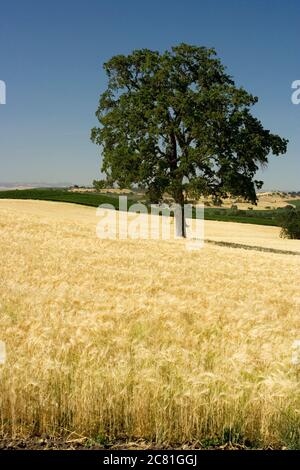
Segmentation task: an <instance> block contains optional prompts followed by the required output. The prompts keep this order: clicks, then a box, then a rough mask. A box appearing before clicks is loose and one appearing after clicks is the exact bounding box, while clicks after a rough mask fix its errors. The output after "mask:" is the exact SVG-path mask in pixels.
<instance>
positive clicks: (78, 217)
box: [0, 199, 300, 252]
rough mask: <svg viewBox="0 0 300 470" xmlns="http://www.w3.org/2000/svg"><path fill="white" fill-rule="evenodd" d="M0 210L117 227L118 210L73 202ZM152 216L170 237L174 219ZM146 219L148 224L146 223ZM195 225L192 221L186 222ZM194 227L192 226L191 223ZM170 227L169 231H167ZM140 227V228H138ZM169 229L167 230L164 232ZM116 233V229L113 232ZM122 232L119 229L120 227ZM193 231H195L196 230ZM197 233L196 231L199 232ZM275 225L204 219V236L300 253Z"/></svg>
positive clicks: (4, 203) (144, 233) (0, 206)
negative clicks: (281, 234)
mask: <svg viewBox="0 0 300 470" xmlns="http://www.w3.org/2000/svg"><path fill="white" fill-rule="evenodd" d="M0 210H9V211H11V212H13V213H16V212H17V213H18V212H20V214H24V215H25V214H28V215H31V216H37V217H41V218H47V219H50V220H53V219H54V220H55V221H57V222H61V223H68V224H69V223H70V224H72V223H74V224H76V225H77V224H78V225H80V226H84V227H86V228H89V229H91V230H93V232H94V233H95V231H96V226H97V223H98V222H99V221H100V220H101V218H102V217H104V216H105V217H106V219H107V220H109V221H110V222H109V225H110V227H109V231H110V232H111V231H112V228H113V224H112V223H111V222H112V220H113V218H114V217H116V221H117V230H118V227H119V226H118V217H119V213H118V211H115V212H113V211H112V214H111V217H109V211H104V210H102V209H101V210H99V211H98V216H97V215H96V208H93V207H88V206H81V205H77V204H70V203H62V202H52V201H30V200H29V201H25V200H5V199H3V200H0ZM124 216H125V217H126V215H125V213H124V214H122V213H121V217H124ZM153 219H154V220H155V219H162V221H163V222H162V223H163V224H164V226H165V233H166V234H168V233H170V235H171V237H172V238H174V225H173V223H174V220H173V218H168V217H163V218H161V217H157V216H155V215H154V216H153ZM128 220H129V223H132V224H134V221H135V220H136V216H135V215H134V214H132V215H131V214H130V215H128ZM141 220H142V224H141V227H137V237H139V236H141V238H142V237H149V238H150V236H151V222H149V218H148V216H146V215H142V216H141ZM148 222H149V223H148ZM190 223H191V224H192V226H193V224H195V221H188V225H190ZM193 228H194V230H195V229H196V227H195V226H193ZM169 229H170V230H169ZM139 230H140V231H139ZM168 230H169V231H168ZM117 233H118V232H117ZM120 233H121V234H122V233H123V232H122V230H120ZM196 233H197V232H196ZM199 233H200V231H199ZM279 234H280V228H279V227H269V226H264V225H254V224H242V223H237V222H218V221H212V220H206V221H205V223H204V237H205V238H207V239H209V240H213V241H217V242H220V241H223V242H228V243H237V244H244V245H248V246H254V247H255V246H260V247H262V248H272V249H275V250H276V249H278V250H286V251H295V252H300V240H288V239H282V238H280V236H279ZM161 235H162V228H161V227H160V232H159V233H156V236H157V237H161Z"/></svg>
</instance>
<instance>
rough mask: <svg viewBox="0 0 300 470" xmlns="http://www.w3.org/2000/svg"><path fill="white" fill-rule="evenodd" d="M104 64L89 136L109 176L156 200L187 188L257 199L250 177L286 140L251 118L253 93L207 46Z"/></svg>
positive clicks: (178, 195)
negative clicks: (105, 78) (136, 186)
mask: <svg viewBox="0 0 300 470" xmlns="http://www.w3.org/2000/svg"><path fill="white" fill-rule="evenodd" d="M104 69H105V71H106V73H107V76H108V87H107V89H106V91H105V92H104V93H103V94H102V95H101V97H100V101H99V107H98V109H97V112H96V116H97V118H98V120H99V123H100V127H99V128H97V127H95V128H94V129H92V132H91V139H92V141H93V142H94V143H96V144H98V145H100V146H101V148H102V154H103V167H102V171H104V172H105V173H106V174H107V175H108V176H109V177H110V178H111V179H112V180H113V181H114V182H116V183H117V184H118V185H119V186H120V187H124V186H127V187H128V186H129V185H132V184H141V185H143V187H145V188H146V189H147V193H148V195H149V197H150V199H152V200H155V201H157V200H160V199H162V196H163V194H164V193H165V192H167V193H169V194H170V195H171V196H172V197H173V198H174V199H175V201H176V202H178V203H180V204H182V203H183V202H184V199H185V197H186V195H189V194H192V195H193V197H196V196H197V195H198V196H200V195H213V196H215V197H219V198H220V197H226V196H227V195H228V194H232V195H233V196H241V197H242V198H243V199H245V200H248V201H250V202H252V203H255V202H256V200H257V198H256V188H258V189H259V188H260V187H261V185H262V182H261V181H257V180H254V176H255V174H256V172H257V170H258V168H259V166H261V165H266V164H267V162H268V155H269V154H270V153H273V154H275V155H280V154H283V153H285V152H286V147H287V140H285V139H282V138H280V137H279V136H278V135H274V134H271V133H270V131H269V130H266V129H264V128H263V126H262V124H261V122H260V121H259V120H258V119H257V118H255V117H254V116H252V114H251V113H250V108H251V106H253V105H254V104H255V103H256V102H257V98H256V97H254V96H252V95H251V94H249V93H248V92H247V91H246V90H244V89H243V88H238V87H236V86H235V84H234V81H233V80H232V78H231V77H230V76H229V75H227V73H226V71H225V67H224V66H223V64H222V63H221V61H220V60H219V59H218V58H217V57H216V52H215V50H214V49H208V48H205V47H196V46H190V45H187V44H180V45H179V46H176V47H173V48H172V49H171V51H165V52H164V53H159V52H157V51H151V50H149V49H142V50H135V51H133V52H132V54H129V55H128V56H125V55H117V56H115V57H113V58H112V59H110V60H109V61H108V62H107V63H106V64H104Z"/></svg>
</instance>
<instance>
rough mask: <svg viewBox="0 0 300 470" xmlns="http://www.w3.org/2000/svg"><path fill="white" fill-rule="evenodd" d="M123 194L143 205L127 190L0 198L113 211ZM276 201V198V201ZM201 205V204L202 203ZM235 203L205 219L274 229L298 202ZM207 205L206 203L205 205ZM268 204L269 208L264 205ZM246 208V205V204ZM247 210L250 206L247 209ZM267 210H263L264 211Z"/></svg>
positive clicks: (34, 192) (13, 193)
mask: <svg viewBox="0 0 300 470" xmlns="http://www.w3.org/2000/svg"><path fill="white" fill-rule="evenodd" d="M120 194H125V195H126V196H127V198H128V206H130V205H132V204H134V203H135V202H139V201H140V202H145V201H144V200H145V197H144V196H143V194H142V193H139V192H134V191H128V190H122V192H121V191H120V190H106V192H104V191H103V192H101V193H96V192H94V191H93V190H90V191H88V190H87V189H80V188H78V189H76V188H75V189H74V190H71V191H69V190H67V189H51V188H48V189H47V188H40V189H35V188H33V189H22V190H19V189H18V190H13V189H11V190H9V191H0V199H32V200H48V201H61V202H71V203H74V204H80V205H87V206H92V207H97V206H99V205H100V204H104V203H105V204H111V205H113V206H114V207H115V208H118V206H119V201H118V196H119V195H120ZM276 198H277V199H276ZM202 202H204V201H202ZM234 202H235V201H234V200H232V199H231V200H225V201H224V207H205V219H206V220H217V221H224V222H239V223H247V224H255V225H270V226H277V225H278V221H277V217H278V212H279V211H280V210H282V208H283V207H284V206H286V205H287V204H288V203H294V204H295V205H296V204H297V203H298V202H299V203H300V201H298V200H296V201H295V200H293V201H290V200H289V199H288V200H285V199H283V197H282V196H272V197H271V196H264V197H262V196H261V195H260V196H259V202H258V206H257V208H256V209H255V208H254V209H253V207H255V206H251V210H248V209H247V204H246V203H237V204H234V205H236V207H237V210H236V209H233V210H232V209H230V206H231V205H232V204H233V203H234ZM208 204H209V203H208ZM266 204H269V205H266ZM248 206H249V204H248ZM249 207H250V206H249ZM267 207H268V208H269V209H266V208H267Z"/></svg>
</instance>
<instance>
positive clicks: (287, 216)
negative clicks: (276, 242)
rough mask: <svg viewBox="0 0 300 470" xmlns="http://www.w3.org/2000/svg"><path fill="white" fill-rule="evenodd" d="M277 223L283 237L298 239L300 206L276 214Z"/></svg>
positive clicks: (299, 236) (299, 238)
mask: <svg viewBox="0 0 300 470" xmlns="http://www.w3.org/2000/svg"><path fill="white" fill-rule="evenodd" d="M278 224H279V226H280V227H281V236H282V237H283V238H292V239H295V240H300V208H296V209H295V208H289V209H286V210H283V211H282V212H281V214H280V215H279V216H278Z"/></svg>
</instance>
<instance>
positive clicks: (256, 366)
mask: <svg viewBox="0 0 300 470" xmlns="http://www.w3.org/2000/svg"><path fill="white" fill-rule="evenodd" d="M96 223H97V217H96V213H95V209H94V208H92V207H87V206H79V205H74V204H64V203H59V202H50V201H24V200H2V201H0V231H1V245H0V252H1V267H0V273H1V285H0V299H1V304H0V308H1V323H0V339H1V340H2V341H5V343H6V348H7V360H6V363H5V364H4V365H0V401H1V411H0V413H1V424H0V432H1V434H2V436H12V437H24V438H26V437H29V436H32V435H40V434H42V433H47V434H49V435H50V436H69V435H70V434H72V435H73V436H76V437H80V438H83V439H85V438H86V439H95V440H98V441H101V442H103V443H111V442H114V441H116V440H118V439H123V440H124V441H139V442H144V443H145V445H146V444H147V443H149V442H152V443H159V444H161V445H171V444H173V445H176V443H177V444H178V443H179V444H180V445H183V444H184V443H189V445H199V446H202V447H206V446H210V445H217V446H220V445H223V444H225V443H228V442H231V443H233V444H236V445H246V446H248V447H259V448H262V447H263V448H266V447H268V446H272V447H273V448H282V447H286V448H299V447H300V438H299V426H300V418H299V409H300V399H299V393H298V390H299V374H298V370H297V368H295V366H294V365H292V364H291V352H292V349H291V348H292V343H293V342H294V341H295V340H296V339H299V336H300V317H299V308H300V297H299V290H298V284H297V282H295V280H296V279H299V275H300V266H299V258H298V256H291V255H284V254H277V253H276V254H275V253H274V254H273V253H261V252H260V253H258V252H257V251H246V250H243V249H234V248H227V247H219V246H213V245H211V244H206V245H205V247H204V248H203V249H201V250H199V251H192V252H191V251H188V250H186V247H185V243H184V242H183V241H181V240H170V241H159V240H157V241H155V240H100V239H98V238H97V237H96V235H95V227H96ZM205 229H206V236H207V238H209V239H214V240H219V241H220V240H223V241H224V240H225V241H235V242H240V243H245V244H247V245H249V244H250V245H251V244H253V245H255V246H256V245H260V246H262V247H263V246H268V247H270V246H272V247H274V248H281V249H286V250H291V249H293V250H294V251H300V242H299V241H297V240H282V239H279V237H278V235H279V228H278V227H267V226H257V225H249V224H237V223H230V222H226V223H222V222H214V221H208V222H206V227H205Z"/></svg>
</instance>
